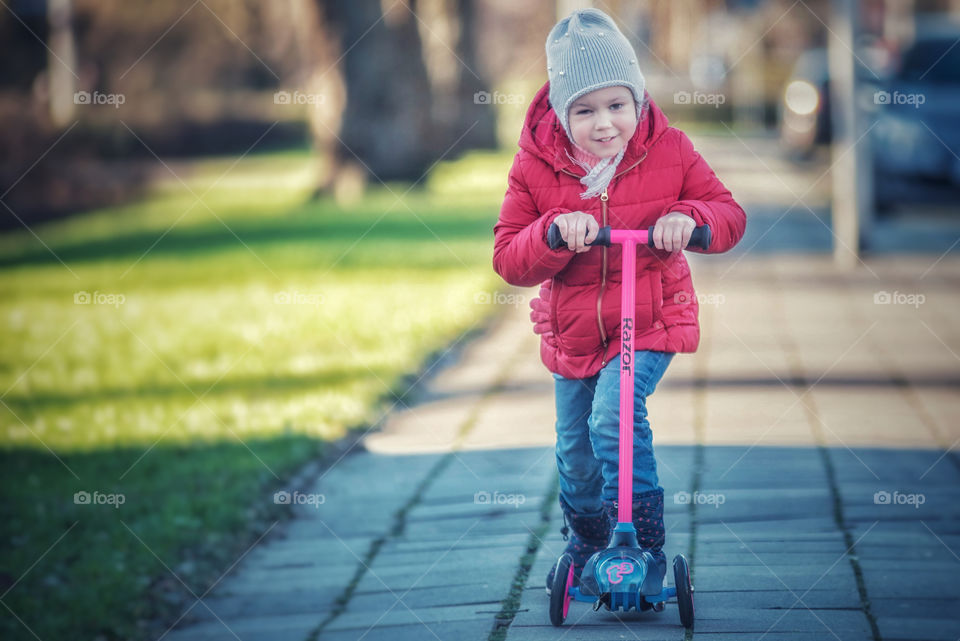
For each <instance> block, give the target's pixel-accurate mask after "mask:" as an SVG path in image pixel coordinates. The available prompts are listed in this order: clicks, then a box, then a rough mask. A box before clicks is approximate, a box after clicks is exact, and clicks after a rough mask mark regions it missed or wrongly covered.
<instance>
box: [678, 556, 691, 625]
mask: <svg viewBox="0 0 960 641" xmlns="http://www.w3.org/2000/svg"><path fill="white" fill-rule="evenodd" d="M673 583H674V585H675V586H676V587H677V606H678V608H679V610H680V623H681V624H682V625H683V627H685V628H687V629H688V630H692V629H693V585H692V584H691V583H690V566H689V565H688V564H687V559H686V558H684V556H683V555H682V554H678V555H677V556H675V557H673Z"/></svg>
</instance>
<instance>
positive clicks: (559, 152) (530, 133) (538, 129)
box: [519, 82, 670, 176]
mask: <svg viewBox="0 0 960 641" xmlns="http://www.w3.org/2000/svg"><path fill="white" fill-rule="evenodd" d="M644 97H645V98H646V100H647V103H648V105H647V113H646V116H645V117H644V119H643V121H641V122H640V124H638V125H637V130H636V131H635V132H634V133H633V137H632V138H630V141H629V142H628V143H627V151H626V152H625V153H624V154H623V160H621V161H620V164H621V166H624V167H629V166H630V165H632V164H634V163H635V162H637V161H638V160H640V159H641V158H642V157H643V155H644V154H645V153H646V152H647V149H649V148H650V147H651V146H652V145H653V143H654V142H656V141H657V139H658V138H660V136H662V135H663V134H664V133H665V132H666V131H667V128H668V127H669V125H670V123H669V121H668V120H667V116H666V114H664V113H663V112H662V111H661V110H660V107H658V106H657V105H656V103H654V102H653V99H652V98H651V97H650V94H649V93H647V92H644ZM519 144H520V148H521V149H525V150H526V151H528V152H530V153H531V154H533V155H534V156H536V157H538V158H540V159H541V160H543V161H544V162H546V163H547V164H548V165H550V166H551V167H553V169H554V171H562V170H564V169H566V170H567V171H570V172H572V173H574V174H576V175H578V176H579V175H582V174H583V169H581V168H580V167H578V166H577V165H576V164H574V163H573V162H572V161H571V160H570V159H569V158H568V157H567V151H568V150H570V149H571V142H570V139H569V138H568V137H567V133H566V132H565V131H564V130H563V126H562V125H561V124H560V119H559V118H557V114H556V112H555V111H554V110H553V108H552V107H551V106H550V83H549V82H547V83H546V84H544V85H543V87H541V88H540V91H538V92H537V94H536V95H535V96H534V97H533V101H532V102H531V103H530V108H529V109H527V116H526V118H525V119H524V122H523V131H522V132H521V133H520V142H519Z"/></svg>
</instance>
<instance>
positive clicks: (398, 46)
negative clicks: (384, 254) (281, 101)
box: [321, 0, 431, 182]
mask: <svg viewBox="0 0 960 641" xmlns="http://www.w3.org/2000/svg"><path fill="white" fill-rule="evenodd" d="M321 2H322V3H323V5H324V9H325V15H326V16H327V17H328V18H329V25H330V27H331V28H332V29H333V30H335V31H336V32H337V33H338V34H339V35H340V41H341V45H342V46H343V47H344V53H343V56H342V64H343V76H344V81H345V85H346V104H345V106H344V112H343V118H342V122H341V126H340V133H339V135H338V144H337V145H336V147H335V152H334V162H335V167H334V168H333V171H332V173H331V176H330V179H331V180H332V181H334V182H335V181H336V180H337V179H338V177H339V175H340V174H342V173H345V172H346V173H347V175H350V173H351V172H355V170H356V165H358V164H359V165H360V166H362V167H363V168H364V170H365V171H366V173H368V174H370V175H371V177H374V178H376V179H378V180H381V181H387V180H398V179H410V178H413V179H416V178H419V177H420V175H421V174H422V173H423V171H424V170H425V169H426V168H427V166H428V159H429V153H428V149H429V140H430V136H431V129H430V110H431V92H430V82H429V80H428V78H427V70H426V67H425V66H424V62H423V56H422V55H421V44H420V34H419V32H418V31H417V24H416V19H415V17H414V14H413V11H415V10H416V9H415V8H414V6H411V7H410V8H409V9H408V7H407V6H406V5H403V4H401V3H397V4H394V5H393V8H391V9H388V10H387V11H386V13H384V12H383V10H382V9H381V3H380V0H353V1H351V2H345V1H337V0H321ZM413 4H414V3H411V5H413Z"/></svg>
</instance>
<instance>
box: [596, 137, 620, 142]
mask: <svg viewBox="0 0 960 641" xmlns="http://www.w3.org/2000/svg"><path fill="white" fill-rule="evenodd" d="M614 138H616V136H607V137H606V138H597V142H610V141H611V140H613V139H614Z"/></svg>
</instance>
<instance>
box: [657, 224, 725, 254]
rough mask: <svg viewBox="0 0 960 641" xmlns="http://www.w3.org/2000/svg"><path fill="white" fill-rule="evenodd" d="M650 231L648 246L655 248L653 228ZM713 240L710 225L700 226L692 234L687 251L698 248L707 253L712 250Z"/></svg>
mask: <svg viewBox="0 0 960 641" xmlns="http://www.w3.org/2000/svg"><path fill="white" fill-rule="evenodd" d="M648 230H649V232H650V240H648V241H647V245H649V246H650V247H653V246H654V245H653V227H649V228H648ZM711 238H712V233H711V231H710V225H700V226H699V227H697V228H695V229H694V230H693V233H692V234H690V242H688V243H687V249H693V248H696V249H702V250H704V251H706V250H708V249H710V239H711Z"/></svg>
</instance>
